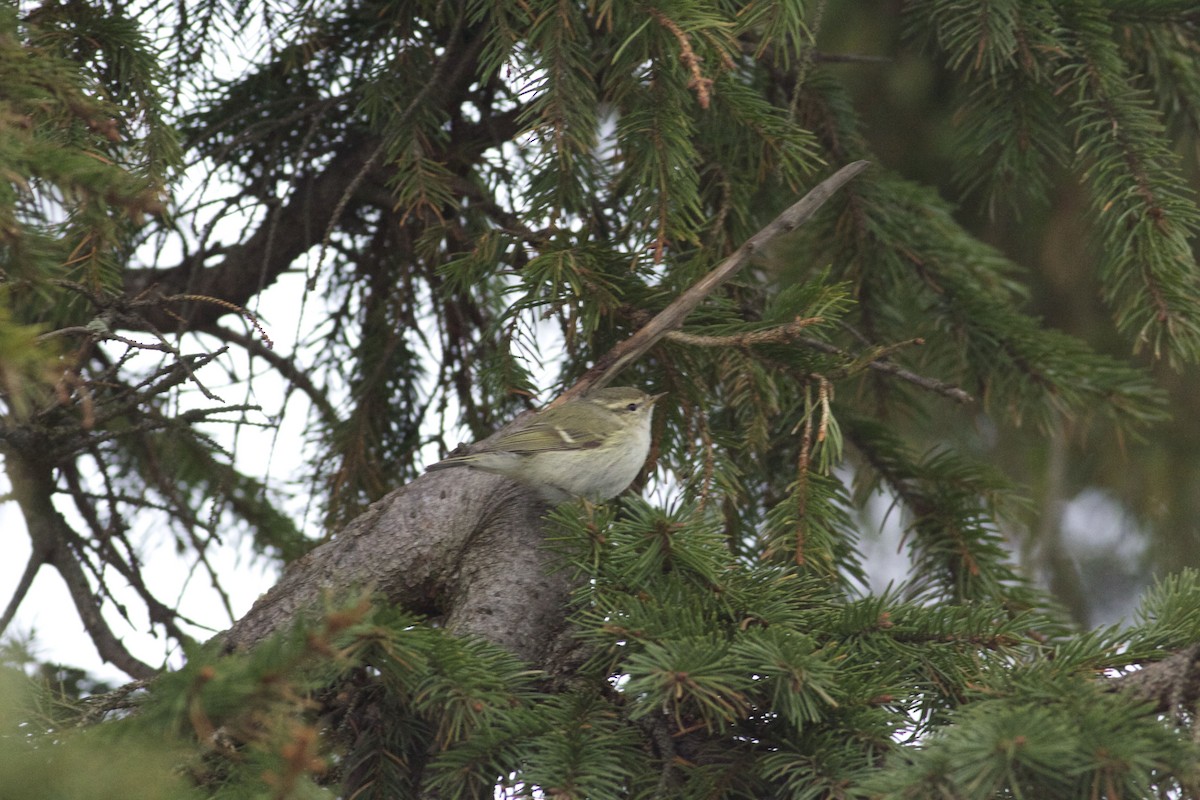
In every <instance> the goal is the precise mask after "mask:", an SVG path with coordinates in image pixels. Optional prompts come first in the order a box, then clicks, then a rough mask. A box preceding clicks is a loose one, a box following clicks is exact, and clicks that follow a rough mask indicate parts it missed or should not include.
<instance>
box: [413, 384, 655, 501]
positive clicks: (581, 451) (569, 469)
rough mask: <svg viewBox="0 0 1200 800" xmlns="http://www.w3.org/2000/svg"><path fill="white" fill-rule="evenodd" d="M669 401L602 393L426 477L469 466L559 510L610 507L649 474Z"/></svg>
mask: <svg viewBox="0 0 1200 800" xmlns="http://www.w3.org/2000/svg"><path fill="white" fill-rule="evenodd" d="M663 394H665V393H663ZM663 394H647V393H646V392H644V391H642V390H641V389H636V388H634V387H630V386H617V387H610V388H607V389H597V390H595V391H593V392H591V393H589V394H586V395H584V396H582V397H578V398H572V399H570V400H567V401H565V402H563V403H562V404H560V405H557V406H553V407H551V408H548V409H546V410H544V411H539V412H537V413H535V414H533V415H532V416H530V417H529V418H528V419H526V420H520V421H518V422H517V423H516V424H515V425H513V426H512V427H511V428H509V429H508V430H502V431H501V432H500V433H498V434H496V435H494V436H493V437H491V438H489V439H486V440H484V441H483V442H480V443H477V444H475V445H471V446H470V447H468V448H467V452H466V453H464V454H462V455H452V456H450V457H448V458H446V459H443V460H442V461H438V462H437V463H435V464H430V465H429V466H428V467H426V471H427V472H435V471H438V470H444V469H452V468H455V467H468V468H472V469H478V470H483V471H484V472H492V473H495V474H497V475H504V476H505V477H508V478H512V479H513V480H516V481H519V482H521V483H524V484H526V485H528V486H530V487H532V488H533V489H534V490H535V491H536V492H537V494H538V495H539V496H540V497H542V498H543V499H544V500H546V501H547V502H549V503H552V504H555V505H557V504H560V503H564V502H567V501H569V500H571V499H573V498H576V497H579V498H583V499H584V500H586V501H589V502H603V501H605V500H609V499H611V498H613V497H616V496H617V495H618V494H620V493H621V492H623V491H625V489H626V488H627V487H628V486H629V484H630V483H632V482H633V479H634V478H636V477H637V475H638V473H639V472H641V470H642V466H643V465H644V464H645V463H646V456H647V455H648V454H649V452H650V422H651V419H652V417H653V415H654V404H655V403H656V402H657V401H658V400H659V399H660V398H661V397H662V396H663Z"/></svg>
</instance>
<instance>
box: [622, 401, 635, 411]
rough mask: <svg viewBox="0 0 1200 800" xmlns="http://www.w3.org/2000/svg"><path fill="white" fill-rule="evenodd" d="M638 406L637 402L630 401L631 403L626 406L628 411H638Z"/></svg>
mask: <svg viewBox="0 0 1200 800" xmlns="http://www.w3.org/2000/svg"><path fill="white" fill-rule="evenodd" d="M637 408H638V406H637V403H630V404H629V405H627V406H625V410H626V411H637Z"/></svg>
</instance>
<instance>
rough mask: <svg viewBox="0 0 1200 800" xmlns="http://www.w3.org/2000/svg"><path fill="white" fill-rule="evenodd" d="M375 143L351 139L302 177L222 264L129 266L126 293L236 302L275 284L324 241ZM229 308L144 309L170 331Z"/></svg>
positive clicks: (208, 320) (205, 321)
mask: <svg viewBox="0 0 1200 800" xmlns="http://www.w3.org/2000/svg"><path fill="white" fill-rule="evenodd" d="M373 149H374V148H373V147H371V146H370V145H369V144H365V145H364V144H363V143H352V144H351V143H348V144H347V145H346V148H345V152H343V153H341V154H339V155H338V156H337V157H336V158H334V159H333V161H331V162H330V163H329V164H328V165H327V166H326V167H325V168H324V170H322V172H321V173H320V174H317V175H312V176H309V177H307V178H304V179H302V180H301V181H300V182H299V183H297V185H296V186H295V187H294V188H293V189H292V193H291V196H290V197H289V198H288V200H287V201H286V202H284V203H283V204H282V205H281V206H279V208H277V209H275V210H274V211H272V212H271V213H269V214H268V215H267V218H266V220H265V221H264V222H263V223H262V224H261V225H259V226H258V228H257V229H256V230H255V231H254V233H253V234H251V235H250V237H249V238H248V239H247V240H246V241H245V242H244V243H242V244H236V245H232V246H230V247H228V248H226V250H225V253H224V258H223V259H222V260H221V262H220V263H219V264H216V265H214V266H211V267H205V266H204V265H203V264H202V263H200V261H199V260H194V261H188V262H185V263H183V264H180V265H179V266H176V267H172V268H170V269H137V270H128V271H127V272H126V273H125V295H126V296H127V297H130V298H138V299H139V300H149V299H152V298H155V297H170V296H173V295H179V294H193V295H201V296H205V297H213V298H217V299H219V300H223V301H225V302H227V303H231V304H233V305H236V306H244V305H246V303H248V302H249V301H250V300H251V299H252V298H253V297H254V296H255V295H257V294H258V293H259V292H261V291H262V290H263V289H264V288H266V287H267V286H270V285H271V284H273V283H274V282H275V281H276V279H278V278H279V276H280V275H282V274H283V273H284V271H285V270H287V269H288V268H289V267H291V265H292V262H293V261H295V260H296V259H297V258H299V257H300V256H301V255H303V254H304V253H305V252H307V251H308V249H309V248H310V247H312V246H314V245H316V244H319V243H320V242H321V237H322V236H323V234H324V232H325V229H326V228H327V227H328V225H329V223H330V220H331V219H332V218H333V213H334V209H335V208H337V207H338V203H339V201H340V200H341V199H342V197H343V196H344V195H345V193H346V191H347V188H348V187H349V185H350V182H351V180H352V179H353V178H354V176H355V175H357V174H358V173H359V172H360V170H361V169H362V168H363V165H364V164H365V163H366V159H367V157H368V155H369V153H370V152H371V151H372V150H373ZM168 312H170V313H168ZM229 312H230V309H229V308H228V307H227V306H221V305H219V304H212V303H198V302H181V303H179V304H177V305H175V304H173V305H172V307H171V308H169V309H163V310H158V309H155V308H154V307H152V306H145V307H143V308H142V311H141V313H142V315H143V316H145V317H146V318H147V321H148V322H149V326H153V328H156V329H158V330H160V331H165V332H175V331H178V330H181V329H183V328H196V327H206V326H208V325H210V324H212V323H213V322H215V321H216V320H217V319H218V318H219V317H221V316H223V315H225V314H228V313H229ZM122 326H123V327H130V328H146V327H149V326H148V325H139V324H138V322H137V321H136V320H133V319H130V320H125V319H123V320H122Z"/></svg>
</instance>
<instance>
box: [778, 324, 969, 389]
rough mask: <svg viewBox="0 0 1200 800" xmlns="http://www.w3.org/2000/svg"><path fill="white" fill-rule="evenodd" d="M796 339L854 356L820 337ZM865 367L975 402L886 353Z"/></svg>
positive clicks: (824, 350) (849, 356)
mask: <svg viewBox="0 0 1200 800" xmlns="http://www.w3.org/2000/svg"><path fill="white" fill-rule="evenodd" d="M797 341H799V342H800V344H802V345H804V346H805V347H810V348H812V349H813V350H819V351H821V352H822V353H829V354H830V355H835V356H841V357H842V358H850V359H853V358H854V355H853V354H852V353H848V352H846V351H845V350H843V349H842V348H840V347H838V346H837V345H832V344H830V343H829V342H822V341H821V340H820V339H813V338H811V337H808V336H804V337H801V338H800V339H798V340H797ZM865 367H866V368H867V369H873V370H875V371H877V372H883V373H886V374H888V375H895V376H896V377H897V378H899V379H901V380H903V381H908V382H909V383H911V384H913V385H914V386H920V387H921V388H922V389H928V390H929V391H931V392H936V393H938V394H940V395H942V396H944V397H949V398H950V399H951V400H957V401H958V402H960V403H973V402H975V398H974V397H972V396H971V395H970V394H968V393H967V392H965V391H963V390H962V389H960V388H958V387H957V386H955V385H954V384H951V383H945V382H944V381H939V380H938V379H937V378H926V377H925V376H924V375H918V374H916V373H915V372H909V371H908V370H906V369H905V368H904V367H901V366H897V365H896V364H894V363H892V362H891V361H888V360H886V354H884V355H877V356H875V357H873V358H872V359H871V360H870V361H868V362H866V364H865Z"/></svg>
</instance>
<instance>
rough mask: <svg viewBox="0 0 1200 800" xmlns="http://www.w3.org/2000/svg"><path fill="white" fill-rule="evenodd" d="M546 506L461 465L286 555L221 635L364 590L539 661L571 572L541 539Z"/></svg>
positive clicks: (252, 640)
mask: <svg viewBox="0 0 1200 800" xmlns="http://www.w3.org/2000/svg"><path fill="white" fill-rule="evenodd" d="M545 511H546V506H545V505H544V504H543V503H542V502H540V501H539V500H538V499H537V498H536V496H535V495H534V494H533V493H531V492H530V491H529V490H527V489H525V488H524V487H522V486H520V485H518V484H516V483H513V482H512V481H509V480H507V479H504V478H499V477H496V476H493V475H488V474H485V473H477V472H473V471H470V470H451V471H448V472H442V473H433V474H430V475H423V476H421V477H419V478H417V479H416V480H415V481H413V482H412V483H410V484H408V485H407V486H403V487H401V488H399V489H396V490H395V491H393V492H391V493H390V494H388V495H387V496H386V497H384V498H383V499H381V500H379V501H378V502H376V503H374V504H373V505H372V506H371V507H370V508H369V509H367V511H366V512H364V513H363V514H362V515H360V516H359V517H358V518H357V519H355V520H354V521H353V522H352V523H351V524H350V525H348V526H347V527H346V529H345V530H343V531H342V532H341V533H339V534H338V535H337V537H336V538H334V539H333V540H331V541H329V542H327V543H325V544H323V545H321V546H320V547H318V548H316V549H315V550H313V551H312V552H310V553H308V554H307V555H306V556H304V557H303V558H300V559H298V560H297V561H295V562H293V563H292V564H291V565H290V566H289V567H288V569H287V570H286V571H285V572H284V574H283V576H282V577H281V578H280V580H279V583H277V584H276V585H275V586H274V587H273V588H272V589H271V590H270V591H269V592H267V593H266V594H265V595H263V596H262V597H261V598H259V600H258V601H257V602H256V603H255V604H254V606H253V608H251V609H250V611H249V612H248V613H247V614H246V615H245V616H243V617H242V618H241V619H240V620H239V621H238V622H237V623H235V624H234V626H233V627H232V628H230V629H229V630H228V631H226V632H225V633H224V634H222V643H223V646H224V647H225V648H226V649H228V650H234V649H245V648H250V647H252V646H254V644H256V643H257V642H258V641H260V640H262V639H263V638H265V637H267V636H269V635H271V634H272V633H274V632H276V631H278V630H281V629H283V628H285V627H287V626H288V625H290V624H292V623H293V622H295V621H296V619H297V617H298V616H300V615H302V614H303V613H304V612H305V611H306V610H311V609H314V608H320V607H321V605H322V602H324V601H325V600H326V598H332V599H336V598H338V597H339V596H343V597H344V596H349V595H350V594H352V593H354V592H357V591H363V590H365V589H369V590H371V591H373V592H375V593H376V594H377V595H378V596H380V597H382V598H383V599H385V600H386V601H387V602H389V603H393V604H399V605H401V606H403V607H405V608H409V609H412V610H415V611H420V612H423V613H427V614H432V615H437V616H440V617H441V618H442V620H443V621H444V623H445V625H446V626H447V627H448V628H449V629H451V630H454V631H456V632H460V633H469V634H476V635H479V636H482V637H483V638H485V639H488V640H489V641H491V642H494V643H496V644H499V645H501V646H503V647H505V648H507V649H508V650H509V651H511V652H512V653H514V654H515V655H517V656H519V657H520V658H522V659H525V660H527V661H529V662H530V663H533V664H539V665H540V664H542V663H543V661H544V658H543V656H544V654H546V653H548V652H549V651H550V650H551V649H552V645H553V643H554V640H555V639H556V637H557V636H558V635H559V634H560V633H561V631H562V629H563V626H564V619H565V617H564V613H565V608H566V601H567V595H568V594H569V592H570V585H569V579H568V576H567V574H566V572H565V571H563V570H561V569H557V566H558V565H557V564H556V563H555V556H554V554H553V553H551V552H550V551H549V550H547V549H546V548H545V546H544V535H543V519H542V517H543V514H544V512H545Z"/></svg>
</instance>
